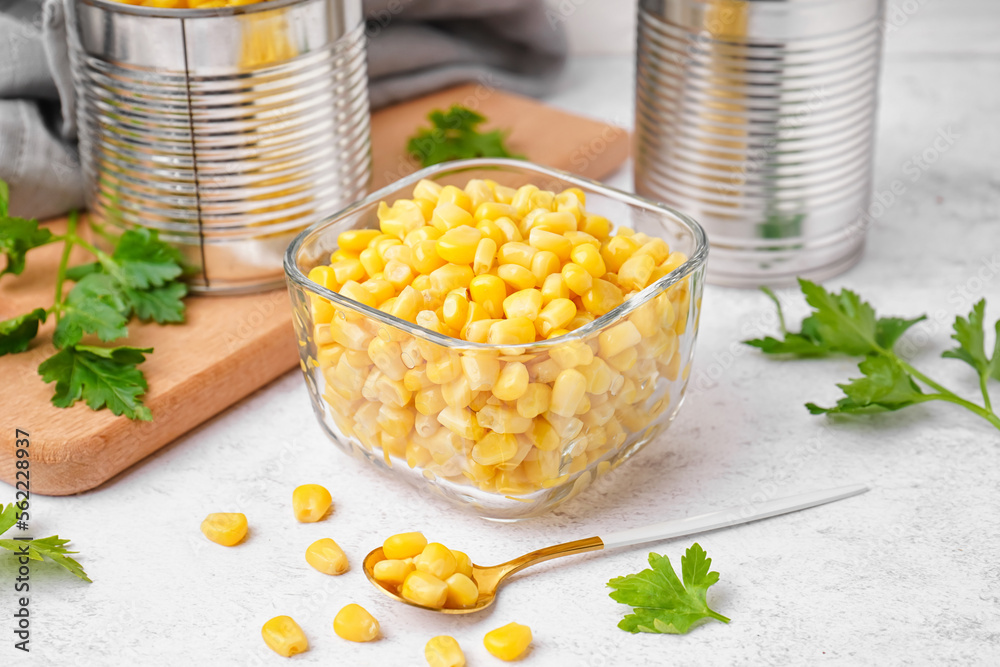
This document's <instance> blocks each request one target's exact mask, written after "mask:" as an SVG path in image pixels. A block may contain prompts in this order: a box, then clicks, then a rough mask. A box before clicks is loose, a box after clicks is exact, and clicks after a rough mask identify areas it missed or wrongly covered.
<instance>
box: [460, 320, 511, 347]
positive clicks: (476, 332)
mask: <svg viewBox="0 0 1000 667" xmlns="http://www.w3.org/2000/svg"><path fill="white" fill-rule="evenodd" d="M502 321H503V320H478V321H476V322H473V323H471V324H469V325H468V326H467V327H465V335H464V338H465V340H467V341H470V342H473V343H485V342H486V341H487V339H488V338H489V334H490V328H491V327H492V326H493V325H494V324H495V323H497V322H502Z"/></svg>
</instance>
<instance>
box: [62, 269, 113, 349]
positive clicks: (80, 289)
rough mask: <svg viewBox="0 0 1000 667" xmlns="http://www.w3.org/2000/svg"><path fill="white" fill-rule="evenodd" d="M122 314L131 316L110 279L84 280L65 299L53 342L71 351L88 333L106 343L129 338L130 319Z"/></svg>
mask: <svg viewBox="0 0 1000 667" xmlns="http://www.w3.org/2000/svg"><path fill="white" fill-rule="evenodd" d="M123 311H125V312H128V311H127V308H126V305H125V302H124V301H123V299H122V296H121V293H120V290H119V288H118V285H117V284H116V282H115V280H114V279H113V278H112V277H111V276H109V275H106V274H103V273H92V274H90V275H87V276H84V277H83V278H82V279H81V280H80V282H78V283H77V284H76V286H74V287H73V289H72V290H70V292H69V294H68V295H67V296H66V301H65V303H64V305H63V307H62V311H61V313H60V318H59V323H58V324H57V325H56V331H55V333H54V334H53V336H52V342H53V343H55V346H56V347H58V348H65V347H70V346H71V345H76V344H77V343H79V342H80V340H81V339H82V338H83V336H84V334H88V333H93V334H97V336H98V337H99V338H100V339H101V340H103V341H111V340H115V339H116V338H123V337H125V336H127V335H128V327H127V325H128V318H127V317H126V316H125V315H124V314H123Z"/></svg>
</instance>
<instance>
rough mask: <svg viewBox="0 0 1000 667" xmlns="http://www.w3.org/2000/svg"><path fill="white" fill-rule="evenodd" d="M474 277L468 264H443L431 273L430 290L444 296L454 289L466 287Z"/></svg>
mask: <svg viewBox="0 0 1000 667" xmlns="http://www.w3.org/2000/svg"><path fill="white" fill-rule="evenodd" d="M470 261H471V260H470ZM474 277H475V275H474V274H473V273H472V267H470V266H462V265H459V264H445V265H444V266H442V267H441V268H440V269H437V270H435V271H433V272H432V273H431V290H432V291H434V292H437V293H438V294H440V295H441V296H442V297H444V295H445V294H447V293H448V292H450V291H452V290H454V289H459V288H462V287H468V286H469V284H470V283H471V282H472V279H473V278H474Z"/></svg>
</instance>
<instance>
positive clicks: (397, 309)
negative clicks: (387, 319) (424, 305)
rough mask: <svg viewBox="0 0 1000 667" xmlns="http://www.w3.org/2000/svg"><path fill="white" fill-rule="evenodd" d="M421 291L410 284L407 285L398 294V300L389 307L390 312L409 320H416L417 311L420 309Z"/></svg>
mask: <svg viewBox="0 0 1000 667" xmlns="http://www.w3.org/2000/svg"><path fill="white" fill-rule="evenodd" d="M420 302H421V297H420V292H418V291H417V290H415V289H414V288H413V287H411V286H410V285H406V286H404V287H403V289H402V290H401V291H400V292H399V294H398V295H397V296H396V300H395V301H394V302H393V303H392V307H391V308H389V314H390V315H392V316H394V317H398V318H399V319H401V320H406V321H407V322H416V320H417V313H418V312H419V311H420Z"/></svg>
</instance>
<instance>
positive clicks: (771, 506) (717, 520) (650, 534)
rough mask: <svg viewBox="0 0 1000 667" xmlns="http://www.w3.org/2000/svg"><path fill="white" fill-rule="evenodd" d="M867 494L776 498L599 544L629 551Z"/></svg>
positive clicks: (853, 490) (857, 487)
mask: <svg viewBox="0 0 1000 667" xmlns="http://www.w3.org/2000/svg"><path fill="white" fill-rule="evenodd" d="M867 490H868V487H867V486H865V485H864V484H854V485H851V486H842V487H839V488H836V489H825V490H823V491H810V492H809V493H803V494H800V495H797V496H790V497H788V498H778V499H776V500H769V501H767V502H763V503H758V504H752V505H743V506H741V507H731V508H729V509H725V510H720V511H718V512H709V513H708V514H699V515H698V516H691V517H688V518H686V519H677V520H674V521H664V522H662V523H654V524H652V525H649V526H641V527H639V528H630V529H628V530H623V531H620V532H617V533H611V534H610V535H607V536H601V541H602V542H604V548H605V549H615V548H617V547H629V546H632V545H633V544H643V543H645V542H657V541H659V540H669V539H670V538H673V537H682V536H684V535H694V534H696V533H704V532H706V531H709V530H715V529H717V528H727V527H729V526H737V525H739V524H741V523H749V522H751V521H757V520H759V519H767V518H769V517H772V516H778V515H779V514H787V513H789V512H797V511H799V510H804V509H807V508H809V507H816V506H817V505H823V504H825V503H832V502H834V501H837V500H843V499H844V498H850V497H851V496H856V495H858V494H861V493H864V492H865V491H867Z"/></svg>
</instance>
